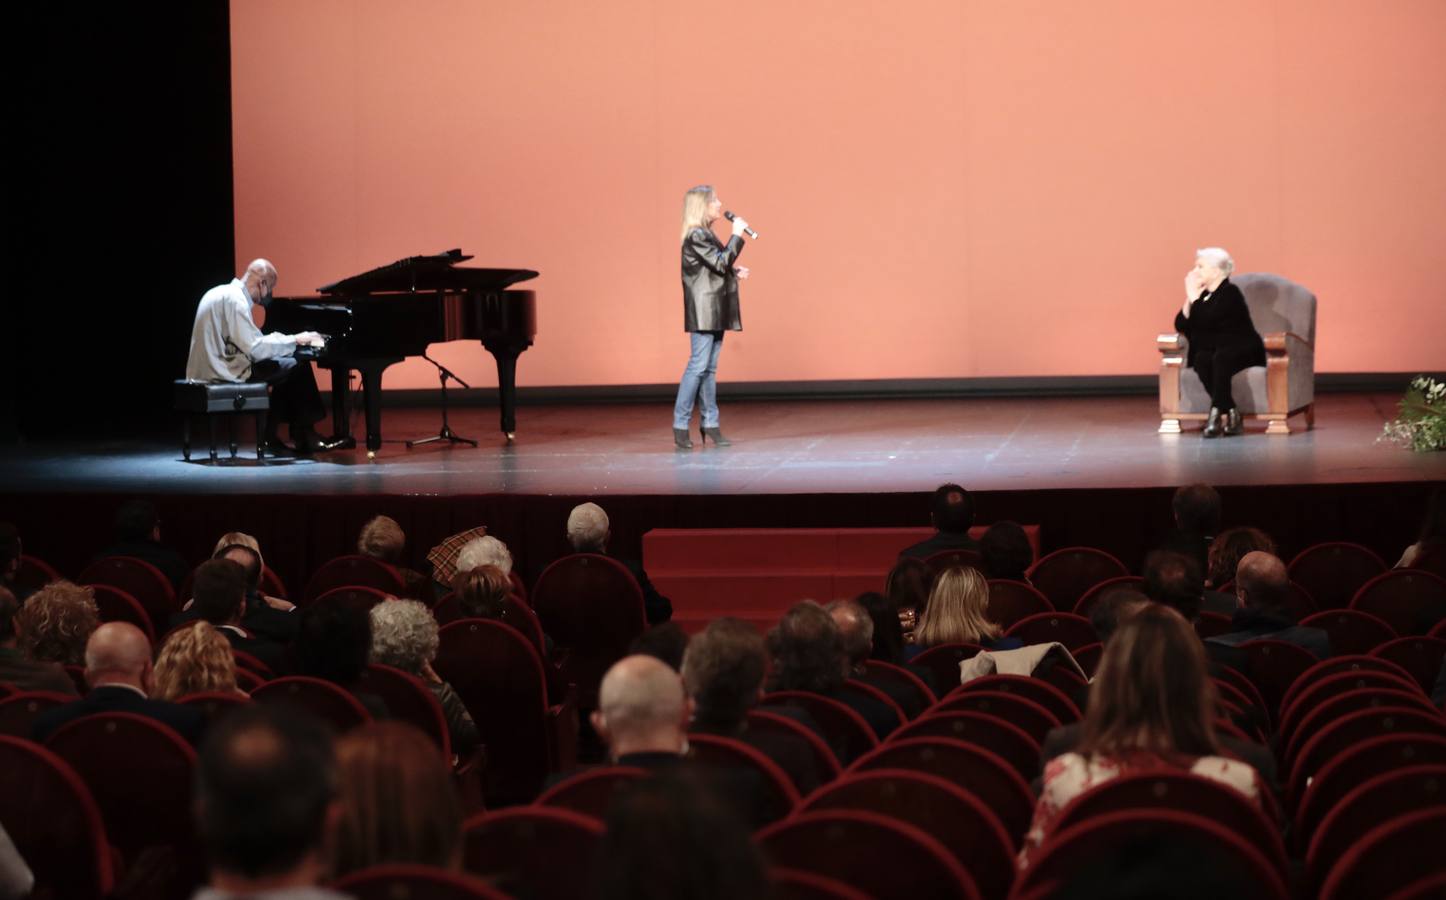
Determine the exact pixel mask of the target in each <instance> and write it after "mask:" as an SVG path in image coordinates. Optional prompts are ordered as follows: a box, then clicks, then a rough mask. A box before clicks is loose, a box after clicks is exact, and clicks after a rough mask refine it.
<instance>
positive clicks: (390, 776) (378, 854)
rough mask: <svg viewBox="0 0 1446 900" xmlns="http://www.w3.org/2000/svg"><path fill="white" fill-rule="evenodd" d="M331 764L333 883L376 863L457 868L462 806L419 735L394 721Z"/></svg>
mask: <svg viewBox="0 0 1446 900" xmlns="http://www.w3.org/2000/svg"><path fill="white" fill-rule="evenodd" d="M384 605H388V606H392V605H396V604H384ZM418 605H419V606H420V605H421V604H418ZM424 609H425V608H424ZM336 763H337V774H338V776H339V778H338V781H337V783H338V785H339V789H340V790H339V795H340V797H339V799H340V807H341V814H340V815H339V816H338V817H337V823H336V837H335V840H334V842H333V844H332V850H331V875H332V877H333V878H340V877H341V876H343V875H347V874H350V873H351V872H356V871H359V870H361V869H365V868H367V867H368V866H376V865H382V864H384V863H413V864H416V865H423V866H433V867H436V868H442V869H453V870H455V869H458V868H460V867H461V862H462V807H461V804H460V803H459V802H458V799H457V790H456V788H455V787H453V785H452V770H451V767H450V766H448V765H447V762H446V761H445V760H444V759H442V757H441V755H440V754H438V753H437V745H436V744H434V743H432V741H431V740H430V739H428V738H427V736H426V735H424V734H422V733H421V732H420V731H418V730H417V729H415V728H413V727H412V726H411V725H407V724H404V723H401V722H379V723H374V724H371V725H364V726H362V727H361V728H357V729H355V730H353V731H350V732H348V733H347V734H345V735H343V736H342V737H341V738H339V739H338V740H337V742H336Z"/></svg>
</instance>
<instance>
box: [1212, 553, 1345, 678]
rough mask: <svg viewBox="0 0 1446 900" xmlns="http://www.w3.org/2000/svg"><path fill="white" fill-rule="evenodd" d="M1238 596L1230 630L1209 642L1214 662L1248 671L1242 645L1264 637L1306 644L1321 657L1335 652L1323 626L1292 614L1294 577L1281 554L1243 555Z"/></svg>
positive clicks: (1237, 580) (1237, 590)
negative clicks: (1305, 624)
mask: <svg viewBox="0 0 1446 900" xmlns="http://www.w3.org/2000/svg"><path fill="white" fill-rule="evenodd" d="M1235 596H1236V597H1237V598H1238V599H1239V601H1240V609H1238V610H1236V612H1235V616H1234V617H1233V618H1232V619H1231V620H1230V626H1231V630H1230V633H1229V634H1222V635H1218V636H1217V637H1213V638H1210V639H1209V640H1207V641H1206V642H1205V650H1206V651H1207V652H1208V653H1209V654H1210V659H1211V660H1212V661H1214V662H1218V663H1221V664H1223V665H1227V666H1230V667H1231V668H1232V669H1237V670H1239V671H1242V672H1243V671H1247V668H1248V663H1247V662H1246V656H1245V651H1243V650H1241V649H1240V645H1241V644H1244V643H1245V642H1246V641H1258V640H1264V639H1269V640H1273V641H1285V642H1286V643H1288V644H1295V645H1296V646H1298V647H1304V648H1305V649H1306V650H1309V651H1310V652H1311V653H1313V654H1315V656H1316V658H1317V659H1325V658H1327V657H1328V656H1330V655H1331V639H1330V635H1329V634H1327V633H1326V632H1325V631H1324V630H1323V629H1320V628H1306V627H1303V626H1301V625H1298V624H1296V621H1295V618H1294V617H1293V616H1292V615H1291V614H1290V607H1289V604H1288V602H1287V601H1288V600H1289V598H1290V576H1289V575H1288V574H1287V573H1286V569H1285V563H1283V562H1281V560H1280V557H1278V556H1272V555H1271V554H1269V553H1262V552H1260V551H1259V550H1256V551H1253V552H1251V553H1247V554H1245V556H1243V557H1241V560H1240V565H1239V566H1238V567H1237V568H1236V570H1235Z"/></svg>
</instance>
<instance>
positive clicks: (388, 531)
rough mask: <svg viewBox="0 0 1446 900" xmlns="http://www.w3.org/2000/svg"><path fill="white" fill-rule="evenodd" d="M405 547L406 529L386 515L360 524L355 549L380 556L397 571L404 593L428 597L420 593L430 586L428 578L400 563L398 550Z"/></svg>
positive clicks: (358, 551)
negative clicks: (360, 527)
mask: <svg viewBox="0 0 1446 900" xmlns="http://www.w3.org/2000/svg"><path fill="white" fill-rule="evenodd" d="M406 547H407V535H406V532H404V531H402V526H400V525H398V524H397V520H396V519H393V518H391V517H390V516H374V517H373V518H372V520H371V521H369V522H367V523H366V524H365V525H363V526H362V530H361V535H360V536H358V537H357V542H356V550H357V553H360V554H361V555H362V556H370V557H371V558H372V559H375V560H380V561H381V562H384V563H386V564H387V565H389V566H391V567H392V568H393V569H395V570H396V571H397V574H398V575H400V576H401V577H402V584H403V585H404V587H403V590H402V594H403V595H404V596H407V597H411V598H413V599H417V600H422V599H429V598H424V597H423V594H424V593H426V592H427V591H428V590H429V589H430V586H429V582H430V581H431V579H429V578H428V577H427V576H425V575H423V574H422V573H421V572H418V571H416V570H414V569H409V568H407V567H406V566H404V565H402V551H403V550H405V549H406ZM431 599H434V598H431Z"/></svg>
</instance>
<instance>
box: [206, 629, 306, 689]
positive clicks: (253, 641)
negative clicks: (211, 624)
mask: <svg viewBox="0 0 1446 900" xmlns="http://www.w3.org/2000/svg"><path fill="white" fill-rule="evenodd" d="M216 630H217V631H219V632H221V633H222V634H223V635H225V636H226V640H228V641H230V642H231V648H232V649H233V650H240V651H241V652H242V653H249V654H251V655H252V656H254V657H256V658H257V659H259V660H261V661H262V662H263V663H265V664H266V667H267V668H269V669H270V670H271V674H272V675H275V676H278V677H279V676H282V675H287V674H290V670H291V665H290V661H289V660H288V659H287V658H286V648H285V647H283V646H281V645H280V644H277V643H273V642H272V641H268V640H264V639H262V638H259V637H255V636H252V635H245V636H242V635H240V634H237V633H236V632H235V631H234V630H232V629H230V628H225V627H218V628H217V629H216Z"/></svg>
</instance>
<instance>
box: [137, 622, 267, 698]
mask: <svg viewBox="0 0 1446 900" xmlns="http://www.w3.org/2000/svg"><path fill="white" fill-rule="evenodd" d="M203 692H206V693H210V692H219V693H235V694H244V693H245V692H244V691H242V690H241V689H240V688H238V687H237V686H236V656H235V654H233V653H232V652H231V642H230V641H228V640H226V638H225V637H224V636H223V635H222V634H221V632H220V631H218V630H216V629H215V628H214V627H212V626H211V624H210V623H209V622H192V623H191V624H190V625H185V626H182V627H180V628H177V629H176V630H175V631H172V632H171V633H170V635H169V636H168V637H167V638H166V639H165V641H164V642H163V643H162V644H161V652H160V653H158V654H157V655H156V674H155V689H154V690H153V691H151V696H152V697H154V698H155V699H157V700H176V699H179V698H181V697H184V696H186V695H187V694H199V693H203Z"/></svg>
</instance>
